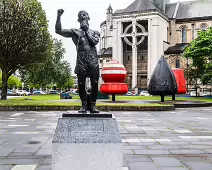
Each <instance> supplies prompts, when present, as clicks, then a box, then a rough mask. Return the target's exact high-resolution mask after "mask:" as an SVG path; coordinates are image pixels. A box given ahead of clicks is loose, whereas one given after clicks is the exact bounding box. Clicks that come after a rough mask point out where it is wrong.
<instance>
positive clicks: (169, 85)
mask: <svg viewBox="0 0 212 170" xmlns="http://www.w3.org/2000/svg"><path fill="white" fill-rule="evenodd" d="M147 90H148V92H149V93H150V94H151V95H160V96H161V102H164V96H166V95H172V96H175V94H176V93H177V83H176V79H175V76H174V73H173V72H172V70H171V68H170V67H169V65H168V63H167V62H166V60H165V58H164V56H162V57H161V58H160V60H159V61H158V64H157V65H156V67H155V70H154V72H153V74H152V77H151V79H150V82H149V85H148V87H147Z"/></svg>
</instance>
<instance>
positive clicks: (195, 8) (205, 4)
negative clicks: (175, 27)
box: [166, 0, 212, 20]
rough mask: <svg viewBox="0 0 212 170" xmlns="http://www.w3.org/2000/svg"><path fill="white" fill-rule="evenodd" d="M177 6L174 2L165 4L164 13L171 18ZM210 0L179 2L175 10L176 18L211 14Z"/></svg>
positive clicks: (199, 16)
mask: <svg viewBox="0 0 212 170" xmlns="http://www.w3.org/2000/svg"><path fill="white" fill-rule="evenodd" d="M174 7H175V9H176V7H177V5H176V3H173V4H167V5H166V14H167V16H168V17H169V18H173V13H174V11H175V9H174ZM211 9H212V2H210V1H209V0H204V1H203V0H197V1H186V2H180V3H179V7H178V10H177V15H176V18H175V19H177V20H182V19H190V18H201V17H209V16H212V10H211Z"/></svg>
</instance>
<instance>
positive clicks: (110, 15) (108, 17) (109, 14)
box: [106, 4, 113, 23]
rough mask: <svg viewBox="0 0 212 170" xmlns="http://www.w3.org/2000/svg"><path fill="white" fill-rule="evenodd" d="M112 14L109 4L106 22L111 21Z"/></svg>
mask: <svg viewBox="0 0 212 170" xmlns="http://www.w3.org/2000/svg"><path fill="white" fill-rule="evenodd" d="M112 15H113V9H112V7H111V4H110V5H109V6H108V8H107V20H106V22H110V23H111V22H112Z"/></svg>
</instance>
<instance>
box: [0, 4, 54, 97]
mask: <svg viewBox="0 0 212 170" xmlns="http://www.w3.org/2000/svg"><path fill="white" fill-rule="evenodd" d="M50 49H51V38H50V34H49V32H48V22H47V19H46V15H45V12H44V10H43V9H42V7H41V4H40V3H39V2H38V1H37V0H0V68H1V70H2V96H1V99H6V92H7V81H8V78H9V77H10V76H11V75H12V74H13V73H14V72H15V71H16V70H17V69H19V68H20V67H22V66H27V65H29V64H32V63H40V62H42V61H44V60H45V58H46V56H47V55H48V53H49V50H50Z"/></svg>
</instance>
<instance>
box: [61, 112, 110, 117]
mask: <svg viewBox="0 0 212 170" xmlns="http://www.w3.org/2000/svg"><path fill="white" fill-rule="evenodd" d="M62 117H81V118H83V117H84V118H112V117H113V115H112V114H102V113H100V114H75V113H70V114H63V116H62Z"/></svg>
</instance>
